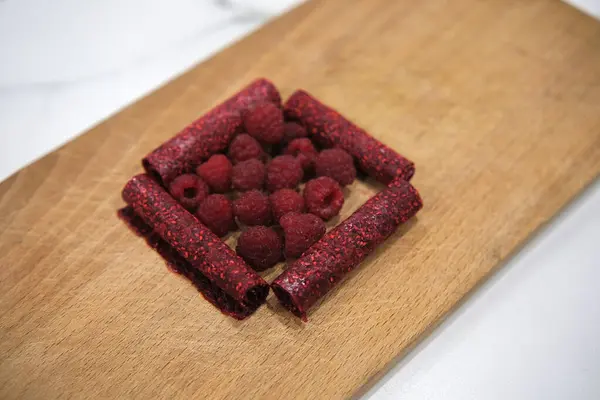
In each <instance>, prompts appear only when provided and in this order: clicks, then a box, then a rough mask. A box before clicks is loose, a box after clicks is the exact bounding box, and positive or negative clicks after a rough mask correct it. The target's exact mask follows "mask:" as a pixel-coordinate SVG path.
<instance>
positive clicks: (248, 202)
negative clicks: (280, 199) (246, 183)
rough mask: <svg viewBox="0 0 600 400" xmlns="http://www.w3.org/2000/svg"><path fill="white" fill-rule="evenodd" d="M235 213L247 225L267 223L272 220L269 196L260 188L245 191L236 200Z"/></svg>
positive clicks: (234, 203)
mask: <svg viewBox="0 0 600 400" xmlns="http://www.w3.org/2000/svg"><path fill="white" fill-rule="evenodd" d="M233 213H234V214H235V216H236V217H237V218H238V220H240V222H242V223H243V224H246V225H267V224H268V223H269V222H271V205H270V204H269V198H268V197H267V196H265V195H264V194H262V192H259V191H258V190H251V191H249V192H245V193H244V194H242V195H241V196H240V198H239V199H237V200H235V201H234V202H233Z"/></svg>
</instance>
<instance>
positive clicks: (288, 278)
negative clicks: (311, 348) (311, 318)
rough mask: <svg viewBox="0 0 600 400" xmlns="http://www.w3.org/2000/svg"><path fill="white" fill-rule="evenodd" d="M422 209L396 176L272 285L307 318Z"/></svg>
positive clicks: (413, 193)
mask: <svg viewBox="0 0 600 400" xmlns="http://www.w3.org/2000/svg"><path fill="white" fill-rule="evenodd" d="M422 207H423V202H422V200H421V197H420V196H419V193H418V192H417V190H416V189H415V188H414V187H413V186H412V185H411V184H410V183H408V182H406V181H405V180H403V179H401V178H397V179H395V180H394V181H392V182H391V183H390V184H389V186H388V187H387V188H386V189H384V190H383V191H381V192H379V193H378V194H377V195H375V196H374V197H372V198H371V199H369V200H368V201H367V202H366V203H365V204H363V205H362V206H361V207H360V208H359V209H358V210H356V211H355V212H354V214H352V215H351V216H350V217H349V218H348V219H346V220H345V221H343V222H342V223H340V224H339V225H338V226H337V227H335V228H334V229H332V230H331V231H329V232H328V233H326V234H325V236H323V237H322V238H321V240H319V241H318V242H316V243H315V244H314V245H313V246H312V247H311V248H309V249H308V250H306V251H305V252H304V254H303V255H302V256H301V257H300V258H299V259H298V260H296V261H295V262H294V263H292V264H291V265H289V266H288V268H287V269H286V270H285V271H284V272H283V273H282V274H281V275H279V276H278V277H277V279H275V281H273V283H272V285H271V286H272V288H273V291H274V292H275V295H276V296H277V298H278V299H279V301H280V302H281V304H282V305H283V306H284V307H285V308H287V309H288V310H290V311H291V312H292V313H293V314H295V315H296V316H298V317H300V318H302V319H303V320H306V312H307V311H308V309H309V308H310V307H311V306H312V305H313V304H314V303H315V302H316V301H317V300H319V299H320V298H321V297H323V296H324V295H325V294H326V293H327V292H329V290H331V288H333V287H334V286H335V285H336V284H337V283H338V282H340V281H341V280H342V279H343V278H344V276H345V275H346V274H347V273H349V272H350V271H352V270H353V269H354V268H355V267H356V266H357V265H358V264H359V263H360V262H361V261H362V260H364V259H365V257H367V255H369V254H370V253H371V252H372V251H373V250H374V249H375V248H376V247H377V246H378V245H379V244H381V243H382V242H383V241H384V240H385V239H387V238H388V237H389V236H390V235H391V234H392V233H394V231H396V229H397V228H398V226H400V224H402V223H404V222H406V221H407V220H408V219H410V218H411V217H412V216H414V215H415V214H416V213H417V211H419V210H420V209H421V208H422Z"/></svg>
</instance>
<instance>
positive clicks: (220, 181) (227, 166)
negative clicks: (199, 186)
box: [196, 154, 233, 193]
mask: <svg viewBox="0 0 600 400" xmlns="http://www.w3.org/2000/svg"><path fill="white" fill-rule="evenodd" d="M232 169H233V167H232V165H231V161H229V159H228V158H227V157H225V156H224V155H223V154H215V155H213V156H211V157H210V158H209V159H208V161H206V162H204V163H203V164H200V166H198V168H196V174H198V175H199V176H200V177H201V178H202V179H203V180H204V182H206V183H207V184H208V186H210V188H211V189H212V191H213V192H215V193H225V192H227V191H229V189H230V188H231V172H232Z"/></svg>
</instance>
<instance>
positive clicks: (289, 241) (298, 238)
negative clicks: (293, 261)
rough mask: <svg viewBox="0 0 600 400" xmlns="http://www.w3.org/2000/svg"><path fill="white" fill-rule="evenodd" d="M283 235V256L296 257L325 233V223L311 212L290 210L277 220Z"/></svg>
mask: <svg viewBox="0 0 600 400" xmlns="http://www.w3.org/2000/svg"><path fill="white" fill-rule="evenodd" d="M279 224H280V225H281V227H282V228H283V232H284V235H285V249H284V254H285V258H297V257H300V256H301V255H302V253H304V252H305V251H306V250H307V249H308V248H309V247H310V246H312V245H313V244H314V243H315V242H316V241H317V240H319V239H321V237H322V236H323V235H324V234H325V223H324V222H323V220H322V219H321V218H319V217H317V216H316V215H313V214H300V213H296V212H290V213H287V214H285V215H284V216H283V217H281V219H280V220H279Z"/></svg>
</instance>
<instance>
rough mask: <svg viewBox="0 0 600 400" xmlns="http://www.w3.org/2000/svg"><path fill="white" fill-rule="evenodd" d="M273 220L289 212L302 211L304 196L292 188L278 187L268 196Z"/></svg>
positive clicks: (277, 219)
mask: <svg viewBox="0 0 600 400" xmlns="http://www.w3.org/2000/svg"><path fill="white" fill-rule="evenodd" d="M269 201H270V203H271V212H272V213H273V219H274V220H275V222H277V221H279V219H280V218H281V217H283V216H284V215H285V214H287V213H289V212H297V213H301V212H304V198H303V197H302V195H300V193H298V192H296V191H295V190H293V189H280V190H278V191H276V192H275V193H272V194H271V195H270V196H269Z"/></svg>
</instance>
